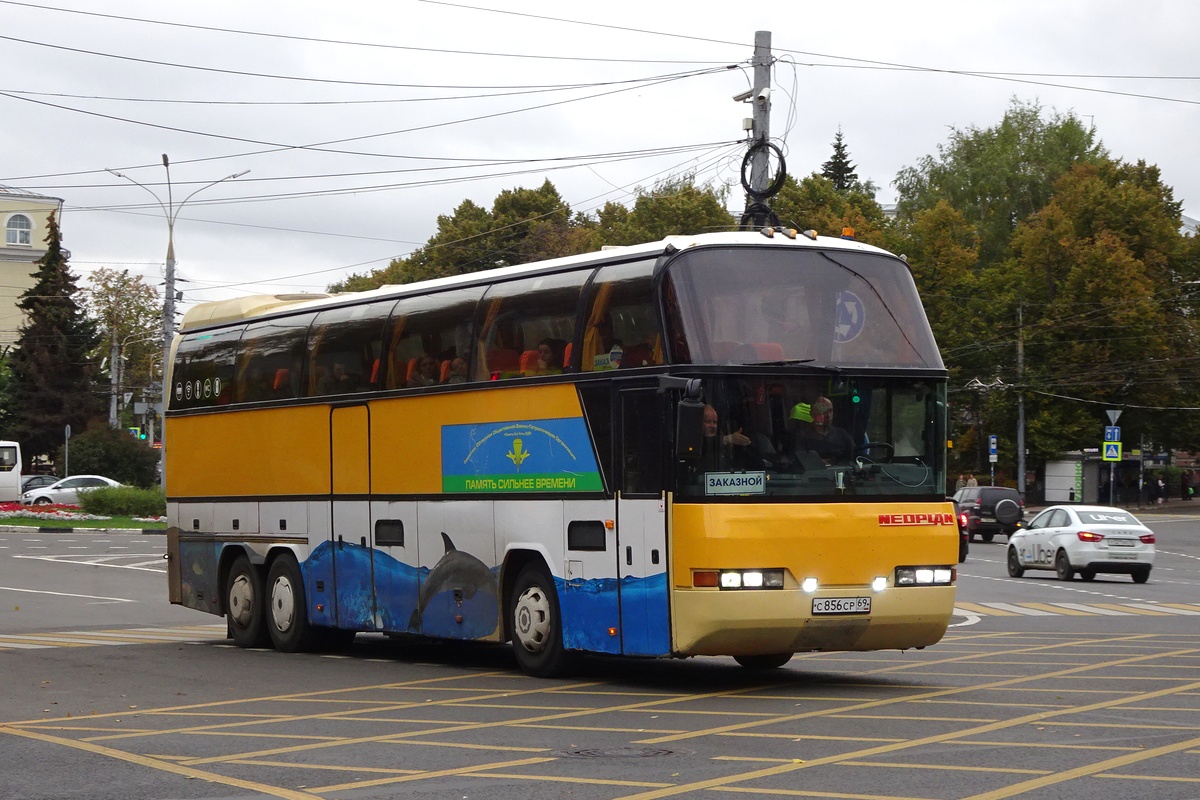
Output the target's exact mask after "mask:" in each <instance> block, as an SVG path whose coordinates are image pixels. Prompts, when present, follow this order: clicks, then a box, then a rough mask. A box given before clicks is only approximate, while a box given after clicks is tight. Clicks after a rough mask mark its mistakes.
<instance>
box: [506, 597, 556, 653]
mask: <svg viewBox="0 0 1200 800" xmlns="http://www.w3.org/2000/svg"><path fill="white" fill-rule="evenodd" d="M513 624H514V631H515V634H516V640H517V642H519V643H520V645H521V646H522V647H524V648H525V649H526V650H528V651H529V652H531V653H540V652H542V651H543V650H545V649H546V645H547V644H549V642H550V629H551V622H550V598H549V597H548V596H547V595H546V592H545V590H544V589H542V587H540V586H530V587H529V588H528V589H526V590H525V591H524V592H522V593H521V596H520V597H519V598H517V604H516V608H515V609H514V612H513Z"/></svg>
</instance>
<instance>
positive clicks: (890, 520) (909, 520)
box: [879, 514, 958, 526]
mask: <svg viewBox="0 0 1200 800" xmlns="http://www.w3.org/2000/svg"><path fill="white" fill-rule="evenodd" d="M879 524H880V525H888V526H894V525H957V524H958V522H957V520H955V519H954V515H953V514H880V515H879Z"/></svg>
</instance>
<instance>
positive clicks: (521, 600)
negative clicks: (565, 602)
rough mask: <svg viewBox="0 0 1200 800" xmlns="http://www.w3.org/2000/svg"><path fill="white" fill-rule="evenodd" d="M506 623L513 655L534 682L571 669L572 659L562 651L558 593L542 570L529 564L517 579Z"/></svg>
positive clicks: (548, 576)
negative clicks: (509, 632) (532, 677)
mask: <svg viewBox="0 0 1200 800" xmlns="http://www.w3.org/2000/svg"><path fill="white" fill-rule="evenodd" d="M508 621H509V626H510V630H511V632H512V646H513V653H514V654H515V655H516V657H517V664H518V665H520V667H521V669H522V671H524V672H525V673H526V674H528V675H532V676H534V677H535V678H550V677H554V676H556V675H562V674H564V673H565V672H567V670H569V669H570V667H571V664H572V662H573V660H574V659H573V658H572V656H571V654H570V653H568V652H567V651H566V650H565V649H564V648H563V641H562V617H561V615H560V611H559V607H558V593H557V592H556V591H555V589H554V582H553V581H552V580H551V579H550V575H549V574H548V573H547V572H546V570H545V569H543V568H542V567H541V566H539V565H537V564H529V565H527V566H525V568H524V569H522V570H521V572H520V574H519V575H518V576H517V582H516V583H515V584H514V585H513V590H512V596H511V600H510V603H509V612H508Z"/></svg>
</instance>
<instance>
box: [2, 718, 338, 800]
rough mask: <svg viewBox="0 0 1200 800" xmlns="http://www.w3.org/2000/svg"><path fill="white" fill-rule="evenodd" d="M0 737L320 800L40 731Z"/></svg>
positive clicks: (287, 799)
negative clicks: (19, 739) (27, 740)
mask: <svg viewBox="0 0 1200 800" xmlns="http://www.w3.org/2000/svg"><path fill="white" fill-rule="evenodd" d="M0 733H7V734H9V735H10V736H21V737H24V738H26V739H34V740H36V741H39V742H47V743H49V744H58V745H63V746H64V747H71V748H74V749H76V750H83V751H84V752H87V753H95V754H96V755H101V756H108V757H109V758H114V759H117V760H118V761H127V762H129V763H131V764H138V765H140V766H143V767H150V768H151V769H156V770H159V771H160V772H170V773H173V774H175V775H182V776H184V777H186V778H198V779H200V780H205V781H209V782H210V783H219V784H223V785H225V786H235V787H237V788H239V789H244V790H246V791H250V792H261V793H262V794H265V795H268V796H270V797H282V798H284V800H322V798H321V797H320V796H319V795H315V794H309V793H308V792H300V791H295V790H293V789H284V788H283V787H280V786H271V785H270V784H267V783H256V782H255V781H245V780H241V779H239V778H231V777H229V776H227V775H219V774H217V773H215V772H205V771H204V770H202V769H193V768H192V767H186V766H183V765H181V764H172V763H170V762H166V761H160V760H158V759H155V758H147V757H146V756H141V755H138V754H137V753H126V752H125V751H123V750H117V749H116V748H112V747H103V746H102V745H98V744H91V743H89V742H81V741H78V740H74V739H64V738H62V737H59V736H50V735H49V734H45V733H42V732H40V731H31V730H21V729H19V728H13V727H11V726H9V725H0Z"/></svg>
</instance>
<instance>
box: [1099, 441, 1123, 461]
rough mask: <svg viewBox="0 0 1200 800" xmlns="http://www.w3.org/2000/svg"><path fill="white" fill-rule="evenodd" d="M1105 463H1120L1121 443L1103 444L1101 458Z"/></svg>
mask: <svg viewBox="0 0 1200 800" xmlns="http://www.w3.org/2000/svg"><path fill="white" fill-rule="evenodd" d="M1101 458H1103V460H1105V461H1120V460H1121V443H1120V442H1105V443H1104V455H1103V456H1101Z"/></svg>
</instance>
